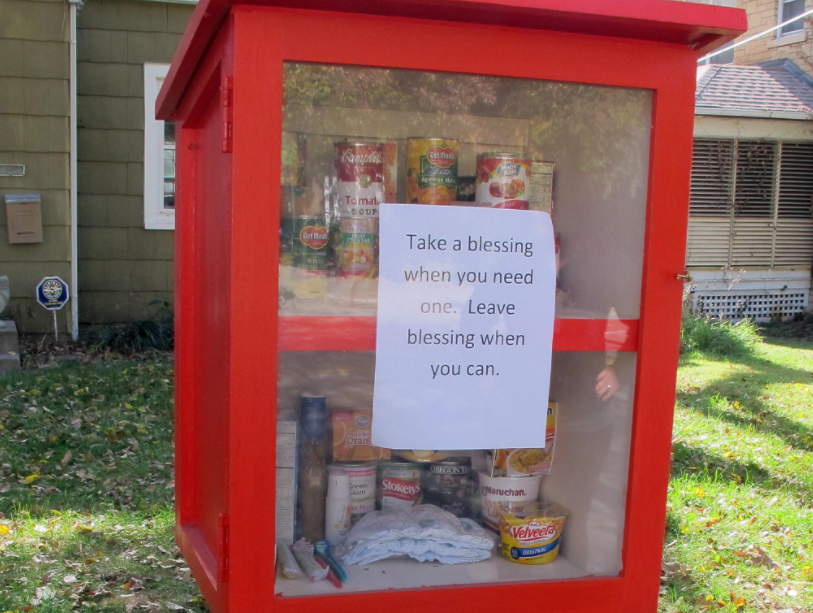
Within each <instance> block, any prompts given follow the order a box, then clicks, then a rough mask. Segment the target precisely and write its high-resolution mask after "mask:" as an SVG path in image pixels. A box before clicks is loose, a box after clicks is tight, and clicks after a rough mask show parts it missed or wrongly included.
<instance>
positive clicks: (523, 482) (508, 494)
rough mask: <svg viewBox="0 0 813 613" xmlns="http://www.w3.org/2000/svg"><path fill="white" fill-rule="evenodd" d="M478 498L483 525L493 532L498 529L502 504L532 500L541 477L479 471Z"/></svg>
mask: <svg viewBox="0 0 813 613" xmlns="http://www.w3.org/2000/svg"><path fill="white" fill-rule="evenodd" d="M478 476H479V478H480V499H481V501H482V512H483V525H484V526H485V527H486V528H490V529H491V530H493V531H494V532H499V530H500V515H501V513H502V506H501V505H503V504H507V503H513V502H532V501H535V500H536V499H537V497H538V496H539V484H540V480H541V477H539V476H538V475H533V476H525V477H492V476H491V475H489V474H488V473H487V472H484V471H482V472H480V473H479V475H478Z"/></svg>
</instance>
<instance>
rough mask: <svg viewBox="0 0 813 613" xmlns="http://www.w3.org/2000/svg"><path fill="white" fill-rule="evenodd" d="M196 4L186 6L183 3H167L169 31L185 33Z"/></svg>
mask: <svg viewBox="0 0 813 613" xmlns="http://www.w3.org/2000/svg"><path fill="white" fill-rule="evenodd" d="M194 9H195V7H194V6H184V5H182V4H168V5H167V32H175V33H176V34H183V32H184V30H185V29H186V25H187V24H188V23H189V18H190V17H191V16H192V11H193V10H194Z"/></svg>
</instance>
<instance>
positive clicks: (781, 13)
mask: <svg viewBox="0 0 813 613" xmlns="http://www.w3.org/2000/svg"><path fill="white" fill-rule="evenodd" d="M785 2H786V0H779V9H778V11H777V15H776V25H779V24H781V23H783V22H784V21H785V19H786V18H785ZM804 4H806V3H803V8H802V12H804ZM801 22H802V27H801V28H800V29H798V30H792V31H790V32H785V33H783V32H782V28H779V29H778V30H777V31H776V38H777V39H779V38H787V37H788V36H795V37H797V38H799V37H800V35H801V36H803V37H805V38H806V36H805V22H804V19H802V20H801ZM805 38H802V40H800V41H799V42H804V41H805ZM788 42H790V41H788Z"/></svg>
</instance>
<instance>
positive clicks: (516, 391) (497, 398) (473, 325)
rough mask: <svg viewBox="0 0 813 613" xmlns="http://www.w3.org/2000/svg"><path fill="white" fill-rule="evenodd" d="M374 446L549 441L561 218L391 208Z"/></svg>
mask: <svg viewBox="0 0 813 613" xmlns="http://www.w3.org/2000/svg"><path fill="white" fill-rule="evenodd" d="M380 236H381V240H380V245H381V252H380V262H379V285H378V336H377V339H376V366H375V392H374V399H373V426H372V428H373V431H372V436H373V444H374V445H377V446H380V447H387V448H390V449H499V448H513V447H543V446H544V441H545V429H546V417H547V411H546V407H547V404H548V391H549V386H550V361H551V345H552V339H553V315H554V298H555V292H556V264H555V256H554V240H553V227H552V226H551V221H550V216H549V215H548V214H547V213H543V212H540V211H515V210H503V209H491V208H468V207H466V208H464V207H456V206H420V205H402V204H382V205H381V207H380Z"/></svg>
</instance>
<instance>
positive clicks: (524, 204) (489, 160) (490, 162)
mask: <svg viewBox="0 0 813 613" xmlns="http://www.w3.org/2000/svg"><path fill="white" fill-rule="evenodd" d="M530 177H531V162H530V160H528V159H526V158H524V157H523V156H522V155H521V154H518V153H481V154H479V155H478V156H477V187H476V191H475V198H476V201H477V202H483V203H488V204H490V205H491V206H492V207H494V208H499V209H527V208H528V199H529V198H530V191H531V181H530Z"/></svg>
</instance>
